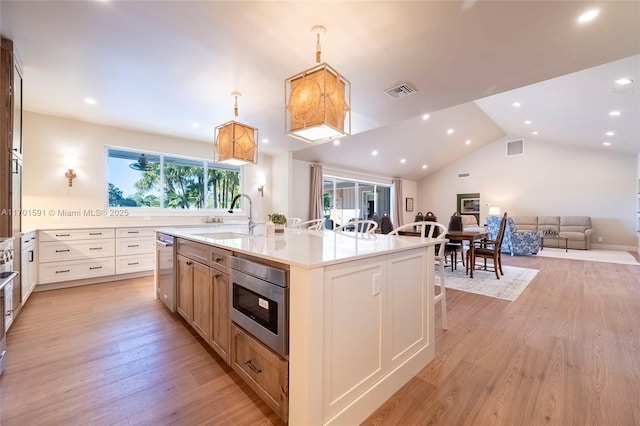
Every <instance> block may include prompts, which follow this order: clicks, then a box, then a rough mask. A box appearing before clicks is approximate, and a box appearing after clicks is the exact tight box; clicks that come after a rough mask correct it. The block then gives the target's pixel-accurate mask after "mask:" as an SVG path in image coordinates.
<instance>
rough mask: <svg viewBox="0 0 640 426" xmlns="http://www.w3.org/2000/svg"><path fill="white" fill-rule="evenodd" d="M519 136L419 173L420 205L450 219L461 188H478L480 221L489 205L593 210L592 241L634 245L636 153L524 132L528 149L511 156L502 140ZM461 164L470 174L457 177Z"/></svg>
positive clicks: (512, 211) (553, 211)
mask: <svg viewBox="0 0 640 426" xmlns="http://www.w3.org/2000/svg"><path fill="white" fill-rule="evenodd" d="M514 139H518V138H514V137H511V136H507V137H504V138H502V139H499V140H497V141H496V142H494V143H492V144H489V145H487V146H485V147H483V148H482V149H480V150H478V151H477V152H475V153H473V154H471V155H469V156H467V157H465V158H463V159H462V160H460V161H458V162H456V163H454V164H451V165H449V166H447V167H446V168H444V169H441V170H439V171H437V172H436V173H434V174H432V175H429V176H428V177H426V178H424V179H422V180H421V181H420V182H419V183H418V199H419V200H418V206H419V210H421V211H422V212H425V211H427V210H431V211H433V212H434V213H435V215H436V216H437V217H438V220H439V221H440V222H444V223H448V220H449V217H450V216H451V214H453V212H454V211H455V210H456V207H457V206H456V194H458V193H469V192H479V193H480V197H481V212H480V219H481V221H483V220H484V218H485V217H486V215H487V213H488V209H489V206H498V207H500V209H501V211H502V212H505V211H506V212H507V213H508V214H509V215H510V216H521V215H537V216H542V215H580V216H581V215H584V216H591V219H592V223H593V228H594V235H593V237H592V243H593V246H594V247H596V248H597V247H604V248H618V249H623V250H635V248H636V247H637V244H638V242H637V237H636V230H635V226H636V224H635V220H636V219H635V217H636V213H635V212H636V191H637V188H636V182H637V181H636V175H637V174H638V172H637V169H638V167H639V166H638V165H637V164H636V161H637V160H636V155H635V154H622V153H615V152H611V151H607V150H606V149H581V148H579V147H576V146H572V145H562V144H555V143H550V142H543V141H538V140H533V139H526V140H525V146H524V155H521V156H512V157H506V154H505V153H506V148H505V141H507V140H514ZM463 172H468V173H470V177H468V178H458V177H457V175H458V173H463ZM599 237H601V238H602V242H598V238H599Z"/></svg>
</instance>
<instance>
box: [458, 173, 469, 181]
mask: <svg viewBox="0 0 640 426" xmlns="http://www.w3.org/2000/svg"><path fill="white" fill-rule="evenodd" d="M469 176H470V173H469V172H467V173H458V179H460V178H466V177H469Z"/></svg>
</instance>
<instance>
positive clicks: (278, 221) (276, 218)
mask: <svg viewBox="0 0 640 426" xmlns="http://www.w3.org/2000/svg"><path fill="white" fill-rule="evenodd" d="M271 221H272V222H273V224H274V225H275V226H276V232H284V227H285V226H286V224H287V217H286V216H285V215H283V214H280V213H271Z"/></svg>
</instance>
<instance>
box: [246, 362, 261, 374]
mask: <svg viewBox="0 0 640 426" xmlns="http://www.w3.org/2000/svg"><path fill="white" fill-rule="evenodd" d="M244 364H245V365H246V366H247V367H249V369H251V371H253V372H254V373H256V374H260V373H262V370H261V369H260V368H258V367H256V366H255V365H253V362H251V360H249V361H247V362H245V363H244Z"/></svg>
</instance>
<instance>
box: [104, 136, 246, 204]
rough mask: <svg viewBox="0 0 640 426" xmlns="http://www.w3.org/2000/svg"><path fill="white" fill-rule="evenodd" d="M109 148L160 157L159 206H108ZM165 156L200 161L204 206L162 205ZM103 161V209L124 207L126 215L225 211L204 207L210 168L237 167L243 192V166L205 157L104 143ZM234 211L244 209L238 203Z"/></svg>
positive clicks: (242, 191) (240, 191)
mask: <svg viewBox="0 0 640 426" xmlns="http://www.w3.org/2000/svg"><path fill="white" fill-rule="evenodd" d="M110 150H118V151H125V152H131V153H132V154H136V155H140V154H141V153H144V154H146V155H153V156H159V157H160V168H159V172H160V182H161V189H160V207H142V206H110V205H109V183H110V177H109V158H110V157H109V153H110ZM165 157H169V158H175V159H184V160H186V161H196V162H202V167H203V176H204V188H203V194H202V195H203V200H204V206H205V207H204V208H188V209H184V208H175V207H164V203H165V190H164V184H163V182H164V168H165V162H164V159H165ZM104 162H105V177H104V188H105V194H104V196H103V200H104V201H105V209H106V210H109V211H111V212H113V211H115V210H124V209H126V210H128V216H154V215H155V216H160V215H162V216H203V215H204V216H206V215H212V214H220V213H226V212H227V210H228V207H221V208H206V205H207V199H208V196H209V194H208V191H209V188H208V185H207V176H208V173H209V170H211V169H224V170H232V171H233V170H236V169H237V171H238V173H239V187H240V189H239V193H240V194H242V193H244V187H245V180H246V178H245V172H246V171H245V168H244V166H228V165H226V164H220V163H215V162H213V161H212V160H210V159H206V158H200V157H194V156H188V155H182V154H174V153H169V152H160V151H152V150H147V149H144V148H132V147H122V146H116V145H105V150H104ZM212 166H213V167H212ZM236 195H237V194H236ZM234 211H237V212H243V211H244V210H243V208H242V204H241V203H240V204H239V206H238V207H237V208H236V209H234Z"/></svg>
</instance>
